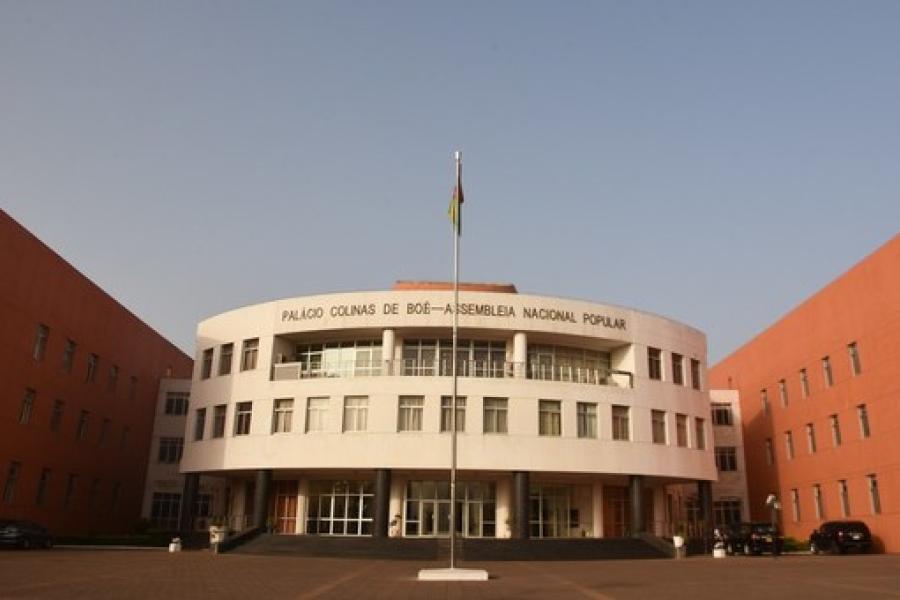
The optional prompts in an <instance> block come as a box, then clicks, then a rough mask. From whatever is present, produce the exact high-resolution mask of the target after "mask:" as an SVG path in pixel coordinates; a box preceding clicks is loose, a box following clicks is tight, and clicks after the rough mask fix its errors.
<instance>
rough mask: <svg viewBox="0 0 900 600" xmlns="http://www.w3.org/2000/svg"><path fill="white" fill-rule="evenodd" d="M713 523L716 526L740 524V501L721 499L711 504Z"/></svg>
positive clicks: (736, 499)
mask: <svg viewBox="0 0 900 600" xmlns="http://www.w3.org/2000/svg"><path fill="white" fill-rule="evenodd" d="M713 522H714V523H715V524H716V525H731V524H732V523H740V522H741V501H740V499H739V498H723V499H721V500H716V501H715V502H713Z"/></svg>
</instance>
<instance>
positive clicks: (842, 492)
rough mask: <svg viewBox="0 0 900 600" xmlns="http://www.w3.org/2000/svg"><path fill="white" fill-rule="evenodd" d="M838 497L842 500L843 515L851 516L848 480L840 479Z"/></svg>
mask: <svg viewBox="0 0 900 600" xmlns="http://www.w3.org/2000/svg"><path fill="white" fill-rule="evenodd" d="M838 498H840V500H841V516H843V517H849V516H850V491H849V490H848V489H847V480H846V479H841V480H839V481H838Z"/></svg>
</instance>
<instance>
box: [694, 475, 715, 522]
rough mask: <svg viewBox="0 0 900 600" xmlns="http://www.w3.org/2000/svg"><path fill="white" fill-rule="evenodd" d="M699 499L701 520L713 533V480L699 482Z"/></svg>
mask: <svg viewBox="0 0 900 600" xmlns="http://www.w3.org/2000/svg"><path fill="white" fill-rule="evenodd" d="M697 500H698V504H699V508H700V521H701V522H702V523H703V524H704V525H705V526H706V530H707V532H709V533H712V482H711V481H698V482H697Z"/></svg>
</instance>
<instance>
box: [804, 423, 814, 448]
mask: <svg viewBox="0 0 900 600" xmlns="http://www.w3.org/2000/svg"><path fill="white" fill-rule="evenodd" d="M806 447H807V449H808V450H809V453H810V454H815V453H816V428H815V427H814V426H813V424H812V423H807V424H806Z"/></svg>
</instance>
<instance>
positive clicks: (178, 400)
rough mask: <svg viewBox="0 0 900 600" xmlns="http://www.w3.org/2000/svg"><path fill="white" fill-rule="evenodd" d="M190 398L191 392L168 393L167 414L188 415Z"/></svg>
mask: <svg viewBox="0 0 900 600" xmlns="http://www.w3.org/2000/svg"><path fill="white" fill-rule="evenodd" d="M190 397H191V394H190V392H166V414H167V415H186V414H187V413H188V404H189V401H190Z"/></svg>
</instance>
